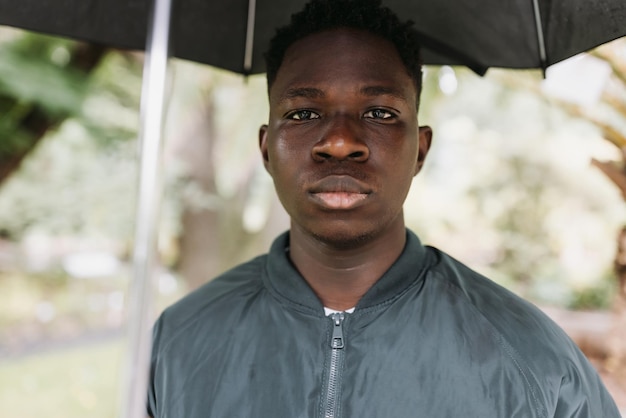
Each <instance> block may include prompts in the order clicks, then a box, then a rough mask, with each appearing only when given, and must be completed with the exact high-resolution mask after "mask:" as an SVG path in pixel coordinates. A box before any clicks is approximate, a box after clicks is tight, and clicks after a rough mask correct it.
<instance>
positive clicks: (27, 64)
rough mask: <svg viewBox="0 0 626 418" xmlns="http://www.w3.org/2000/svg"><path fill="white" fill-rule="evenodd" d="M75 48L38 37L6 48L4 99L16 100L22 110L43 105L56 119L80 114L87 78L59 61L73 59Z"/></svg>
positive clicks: (1, 58) (2, 51)
mask: <svg viewBox="0 0 626 418" xmlns="http://www.w3.org/2000/svg"><path fill="white" fill-rule="evenodd" d="M74 45H75V44H74V43H72V42H69V41H64V40H61V39H60V38H52V37H47V36H41V35H34V34H25V35H24V36H22V37H20V38H19V39H18V40H17V41H14V42H10V43H4V44H2V48H0V74H2V78H0V95H2V96H4V97H5V100H6V98H13V99H14V101H15V105H16V106H18V107H20V106H25V105H26V104H27V105H29V106H32V105H39V106H41V107H42V108H43V109H45V111H46V112H49V113H50V114H52V115H55V116H68V115H75V114H77V113H79V112H80V106H81V103H82V100H83V98H84V96H85V91H86V87H87V75H85V74H83V73H81V72H79V71H77V70H75V69H72V68H71V67H69V66H67V65H66V64H67V62H66V61H65V60H64V59H63V58H56V59H55V57H60V56H63V57H64V56H69V55H70V51H71V49H72V47H73V46H74ZM55 61H56V62H55ZM18 113H19V112H18ZM4 116H5V117H6V116H8V115H7V114H4Z"/></svg>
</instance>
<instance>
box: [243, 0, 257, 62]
mask: <svg viewBox="0 0 626 418" xmlns="http://www.w3.org/2000/svg"><path fill="white" fill-rule="evenodd" d="M255 14H256V0H250V1H249V2H248V26H247V28H246V49H245V51H244V55H243V70H244V73H245V74H249V73H250V71H251V70H252V49H253V47H254V17H255Z"/></svg>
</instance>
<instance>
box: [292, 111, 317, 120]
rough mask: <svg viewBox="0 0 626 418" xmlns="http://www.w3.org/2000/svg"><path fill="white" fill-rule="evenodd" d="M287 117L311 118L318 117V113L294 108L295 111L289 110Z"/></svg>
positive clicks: (295, 118)
mask: <svg viewBox="0 0 626 418" xmlns="http://www.w3.org/2000/svg"><path fill="white" fill-rule="evenodd" d="M287 118H288V119H293V120H311V119H319V118H320V115H318V114H317V113H315V112H313V111H312V110H296V111H295V112H291V113H290V114H289V115H287Z"/></svg>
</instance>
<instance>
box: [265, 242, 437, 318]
mask: <svg viewBox="0 0 626 418" xmlns="http://www.w3.org/2000/svg"><path fill="white" fill-rule="evenodd" d="M288 248H289V233H288V232H285V233H283V234H281V235H280V236H278V238H276V239H275V240H274V243H273V244H272V246H271V248H270V252H269V254H268V257H267V266H266V270H265V274H264V275H263V276H264V277H263V281H264V284H265V285H266V286H267V288H268V289H269V290H270V291H271V292H272V293H273V294H274V295H276V297H278V298H279V299H280V300H281V301H282V302H284V303H286V304H288V305H291V306H292V307H294V308H296V309H298V310H301V311H305V312H307V313H309V314H314V315H317V316H323V315H324V307H323V306H322V303H321V301H320V300H319V299H318V297H317V296H316V295H315V293H314V292H313V290H312V289H311V288H310V287H309V285H308V283H307V282H306V281H305V280H304V278H303V277H302V276H301V275H300V273H299V272H298V271H297V270H296V268H295V267H294V266H293V264H292V263H291V260H290V259H289V250H288ZM426 259H427V253H426V249H425V248H424V246H423V245H422V244H421V242H420V240H419V238H418V237H417V235H415V234H414V233H413V232H411V231H410V230H408V229H407V230H406V244H405V246H404V250H403V251H402V253H401V254H400V257H399V258H398V259H397V260H396V261H395V262H394V264H392V266H391V267H390V268H389V270H387V272H386V273H385V274H383V276H382V277H381V278H380V279H379V280H378V281H377V282H376V283H375V284H374V286H372V287H371V288H370V290H368V291H367V293H366V294H365V295H364V296H363V298H362V299H361V300H360V301H359V303H358V305H357V310H360V309H365V308H370V307H373V306H375V305H378V304H381V303H385V302H389V301H391V300H392V299H394V298H395V297H396V296H398V295H399V294H401V293H402V292H403V291H404V290H406V289H407V288H408V287H409V286H410V285H411V284H412V283H414V282H415V281H416V280H418V279H420V280H421V277H422V274H421V273H422V271H423V270H424V269H425V267H426V264H429V263H427V260H426Z"/></svg>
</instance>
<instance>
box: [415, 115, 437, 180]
mask: <svg viewBox="0 0 626 418" xmlns="http://www.w3.org/2000/svg"><path fill="white" fill-rule="evenodd" d="M418 138H419V139H418V141H419V143H418V153H417V164H415V174H414V175H417V173H419V172H420V171H421V170H422V166H423V165H424V161H425V160H426V155H427V154H428V150H430V143H431V141H432V138H433V130H432V129H430V126H420V127H419V132H418Z"/></svg>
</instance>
